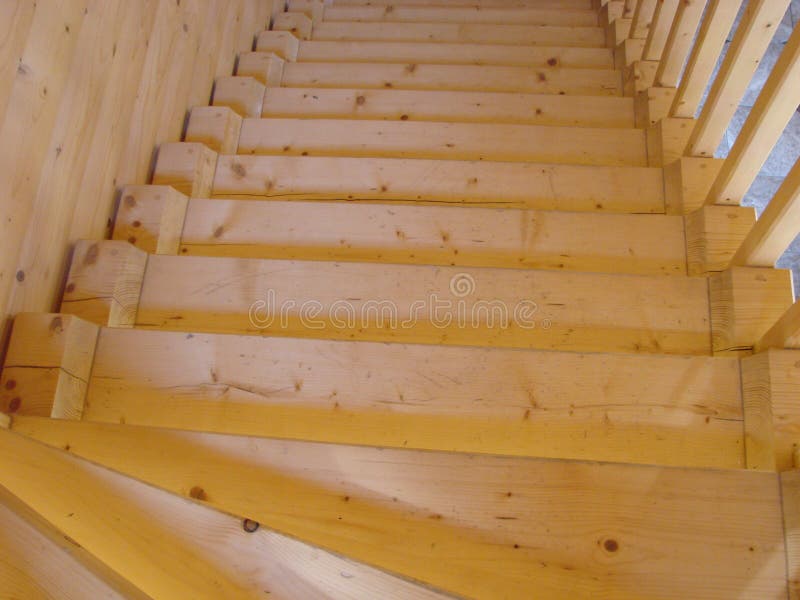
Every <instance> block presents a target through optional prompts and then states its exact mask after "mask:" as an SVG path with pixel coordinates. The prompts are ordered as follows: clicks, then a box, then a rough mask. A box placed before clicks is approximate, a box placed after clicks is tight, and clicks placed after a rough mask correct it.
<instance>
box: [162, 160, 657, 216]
mask: <svg viewBox="0 0 800 600" xmlns="http://www.w3.org/2000/svg"><path fill="white" fill-rule="evenodd" d="M156 183H167V182H156ZM212 195H213V196H216V197H222V198H242V199H246V198H250V199H263V198H272V199H276V200H280V199H298V200H301V199H313V200H350V201H359V200H362V201H373V202H385V201H399V202H410V203H447V204H471V205H472V204H474V205H481V206H492V207H495V208H498V207H504V208H535V209H541V210H551V209H552V210H565V211H609V212H633V213H663V212H664V174H663V169H660V168H654V167H606V166H581V165H550V164H532V163H495V162H493V163H488V162H483V161H447V160H421V159H405V158H343V157H314V156H299V157H295V156H246V155H241V156H232V155H222V156H220V157H219V158H218V161H217V168H216V171H215V175H214V182H213V194H212Z"/></svg>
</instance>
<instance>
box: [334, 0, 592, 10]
mask: <svg viewBox="0 0 800 600" xmlns="http://www.w3.org/2000/svg"><path fill="white" fill-rule="evenodd" d="M335 5H336V6H365V5H366V6H387V5H391V6H447V7H450V8H452V7H458V8H463V7H465V6H476V7H479V8H491V7H496V8H565V9H567V8H568V9H571V10H573V9H581V10H586V9H590V8H592V3H591V0H337V1H336V2H335Z"/></svg>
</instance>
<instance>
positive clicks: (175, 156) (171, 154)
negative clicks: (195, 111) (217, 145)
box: [151, 142, 217, 197]
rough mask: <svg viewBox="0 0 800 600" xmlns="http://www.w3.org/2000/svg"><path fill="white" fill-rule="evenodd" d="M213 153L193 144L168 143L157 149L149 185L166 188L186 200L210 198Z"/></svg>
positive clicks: (212, 177) (214, 155) (213, 165)
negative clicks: (184, 195)
mask: <svg viewBox="0 0 800 600" xmlns="http://www.w3.org/2000/svg"><path fill="white" fill-rule="evenodd" d="M216 166H217V153H216V152H214V151H213V150H212V149H211V148H209V147H208V146H206V145H205V144H199V143H197V142H170V143H166V144H161V146H159V148H158V156H157V158H156V166H155V168H154V170H153V179H152V181H151V183H152V184H153V185H169V186H172V187H174V188H175V189H176V190H178V191H179V192H181V193H183V194H186V195H187V196H193V197H203V196H208V195H210V194H211V184H212V182H213V180H214V171H215V169H216Z"/></svg>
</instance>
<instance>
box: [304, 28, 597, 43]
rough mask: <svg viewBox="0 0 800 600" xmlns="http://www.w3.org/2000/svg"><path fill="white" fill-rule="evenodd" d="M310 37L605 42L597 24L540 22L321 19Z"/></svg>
mask: <svg viewBox="0 0 800 600" xmlns="http://www.w3.org/2000/svg"><path fill="white" fill-rule="evenodd" d="M312 38H313V39H315V40H372V41H387V42H388V41H392V42H451V43H463V42H466V43H469V42H472V43H479V44H522V45H527V46H574V47H578V48H603V47H605V45H606V39H605V32H604V31H603V30H602V29H601V28H600V27H557V26H543V25H484V24H476V25H472V24H463V25H462V24H459V23H355V22H350V23H341V22H340V23H335V22H323V23H320V24H319V26H318V27H315V28H314V33H313V35H312Z"/></svg>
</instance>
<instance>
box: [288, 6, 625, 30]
mask: <svg viewBox="0 0 800 600" xmlns="http://www.w3.org/2000/svg"><path fill="white" fill-rule="evenodd" d="M292 1H297V0H290V3H289V6H290V7H291V3H292ZM606 6H618V3H617V2H613V3H611V4H607V5H606ZM325 20H326V21H351V22H352V21H360V22H384V23H386V22H405V23H414V22H417V23H483V24H486V25H503V24H505V25H517V24H519V25H558V26H562V27H595V26H597V13H596V12H595V11H593V10H586V9H569V8H499V7H497V8H495V7H488V8H481V7H478V6H452V7H442V6H424V5H422V6H395V7H392V9H391V10H386V7H384V6H339V5H333V6H328V7H327V8H326V10H325Z"/></svg>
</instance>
